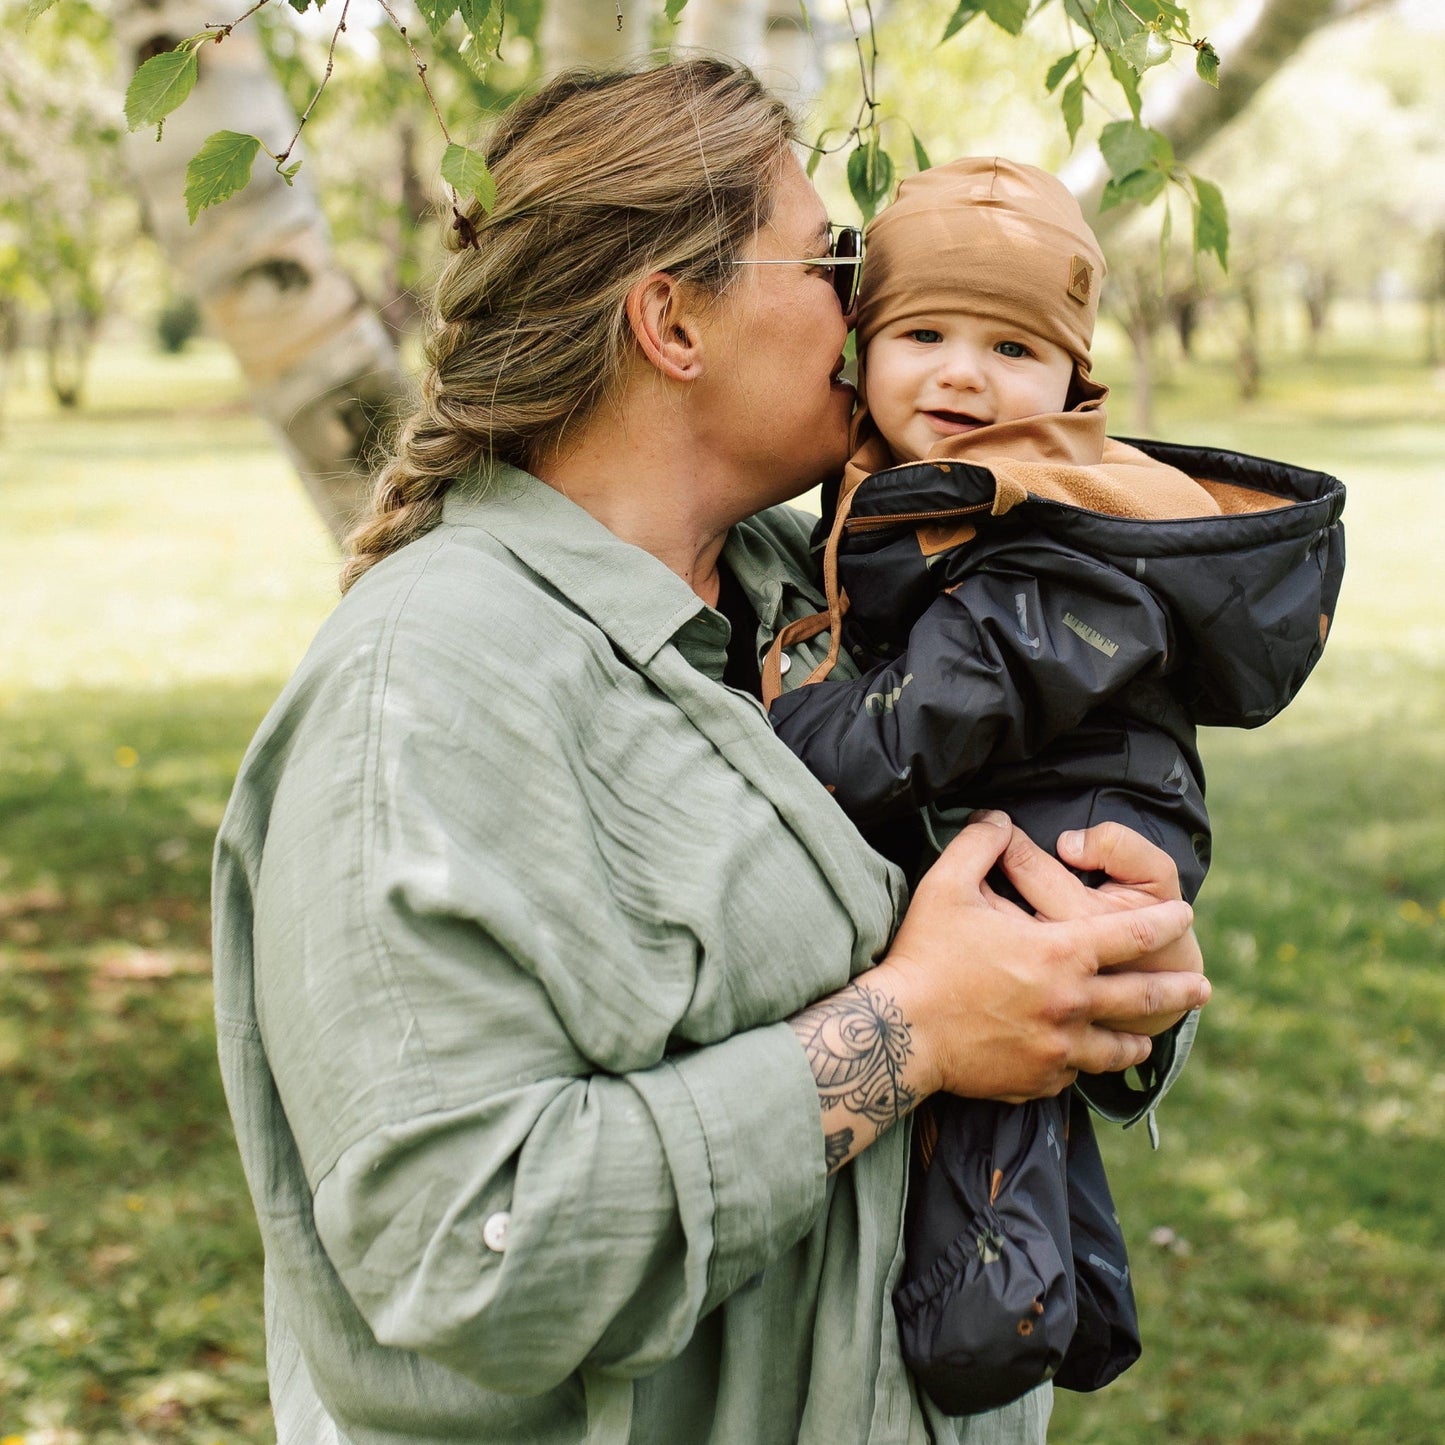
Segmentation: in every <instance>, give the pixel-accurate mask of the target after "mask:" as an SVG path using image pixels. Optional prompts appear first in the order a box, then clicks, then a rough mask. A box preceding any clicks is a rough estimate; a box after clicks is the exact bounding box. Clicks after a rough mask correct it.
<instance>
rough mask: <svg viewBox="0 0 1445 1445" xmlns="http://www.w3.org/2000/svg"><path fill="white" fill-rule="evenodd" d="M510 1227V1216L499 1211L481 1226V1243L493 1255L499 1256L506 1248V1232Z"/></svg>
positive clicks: (503, 1210)
mask: <svg viewBox="0 0 1445 1445" xmlns="http://www.w3.org/2000/svg"><path fill="white" fill-rule="evenodd" d="M511 1227H512V1216H511V1215H510V1214H508V1213H507V1211H506V1210H505V1209H499V1210H498V1211H497V1212H496V1213H495V1214H493V1215H490V1216H489V1217H488V1218H487V1222H486V1223H485V1224H483V1225H482V1243H483V1244H485V1245H486V1246H487V1248H488V1249H490V1250H491V1251H492V1253H493V1254H501V1253H502V1251H503V1250H504V1249H506V1247H507V1232H508V1231H509V1230H510V1229H511Z"/></svg>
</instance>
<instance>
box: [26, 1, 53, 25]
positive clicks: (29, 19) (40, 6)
mask: <svg viewBox="0 0 1445 1445" xmlns="http://www.w3.org/2000/svg"><path fill="white" fill-rule="evenodd" d="M55 3H56V0H30V3H29V4H28V5H27V6H26V7H25V26H26V29H29V27H30V26H31V25H32V24H33V23H34V22H35V21H36V20H39V19H40V17H41V16H42V15H44V14H45V12H46V11H47V10H49V9H50V7H51V6H52V5H54V4H55Z"/></svg>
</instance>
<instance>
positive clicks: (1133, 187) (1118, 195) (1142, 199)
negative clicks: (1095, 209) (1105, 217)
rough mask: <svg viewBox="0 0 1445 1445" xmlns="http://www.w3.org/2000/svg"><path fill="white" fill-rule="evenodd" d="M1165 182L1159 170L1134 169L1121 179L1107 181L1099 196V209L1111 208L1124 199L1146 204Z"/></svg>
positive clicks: (1162, 187) (1106, 209) (1161, 188)
mask: <svg viewBox="0 0 1445 1445" xmlns="http://www.w3.org/2000/svg"><path fill="white" fill-rule="evenodd" d="M1166 184H1167V177H1166V176H1164V175H1163V174H1162V173H1161V172H1159V171H1135V172H1134V173H1133V174H1132V175H1129V176H1125V177H1124V179H1123V180H1122V181H1108V182H1107V183H1106V184H1105V186H1104V193H1103V195H1101V196H1100V197H1099V209H1100V210H1101V211H1108V210H1112V209H1113V208H1114V207H1115V206H1118V205H1121V204H1122V203H1123V202H1125V201H1138V202H1139V204H1140V205H1141V206H1147V205H1148V204H1149V202H1150V201H1152V200H1153V199H1154V197H1155V196H1157V195H1158V194H1159V192H1160V191H1162V190H1163V189H1164V187H1165V185H1166Z"/></svg>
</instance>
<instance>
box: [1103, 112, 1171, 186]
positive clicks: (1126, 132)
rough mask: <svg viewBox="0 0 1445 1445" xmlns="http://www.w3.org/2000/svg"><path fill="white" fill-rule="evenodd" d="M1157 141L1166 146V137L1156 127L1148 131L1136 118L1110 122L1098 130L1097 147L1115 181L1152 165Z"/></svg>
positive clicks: (1156, 157) (1157, 157)
mask: <svg viewBox="0 0 1445 1445" xmlns="http://www.w3.org/2000/svg"><path fill="white" fill-rule="evenodd" d="M1160 141H1163V143H1164V144H1165V145H1166V146H1167V145H1169V141H1168V139H1167V138H1166V137H1164V136H1162V135H1160V134H1159V132H1158V131H1157V130H1150V129H1149V127H1148V126H1147V125H1140V124H1139V122H1138V121H1136V120H1115V121H1110V122H1109V124H1108V125H1106V126H1105V127H1104V129H1103V130H1102V131H1100V132H1099V149H1100V151H1102V152H1103V155H1104V162H1105V164H1106V165H1107V166H1108V167H1109V174H1110V175H1111V176H1112V177H1113V178H1114V179H1115V180H1116V181H1122V180H1123V179H1124V178H1125V177H1126V176H1129V175H1132V174H1133V173H1134V172H1135V171H1142V170H1145V169H1147V168H1148V167H1150V166H1152V165H1154V164H1155V163H1156V162H1157V160H1158V159H1159V158H1160V154H1161V152H1160V149H1159V142H1160ZM1170 149H1171V151H1172V149H1173V148H1172V147H1170Z"/></svg>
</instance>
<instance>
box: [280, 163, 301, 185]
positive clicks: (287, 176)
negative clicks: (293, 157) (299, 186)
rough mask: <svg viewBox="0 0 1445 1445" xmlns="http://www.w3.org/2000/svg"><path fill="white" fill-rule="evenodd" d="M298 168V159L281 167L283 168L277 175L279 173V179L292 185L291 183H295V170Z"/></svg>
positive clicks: (299, 167)
mask: <svg viewBox="0 0 1445 1445" xmlns="http://www.w3.org/2000/svg"><path fill="white" fill-rule="evenodd" d="M300 169H301V162H300V161H292V162H291V164H290V165H289V166H285V167H283V168H282V169H281V170H280V171H279V175H280V177H281V179H282V180H283V181H285V182H286V184H287V185H288V186H292V185H295V184H296V172H297V171H299V170H300Z"/></svg>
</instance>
